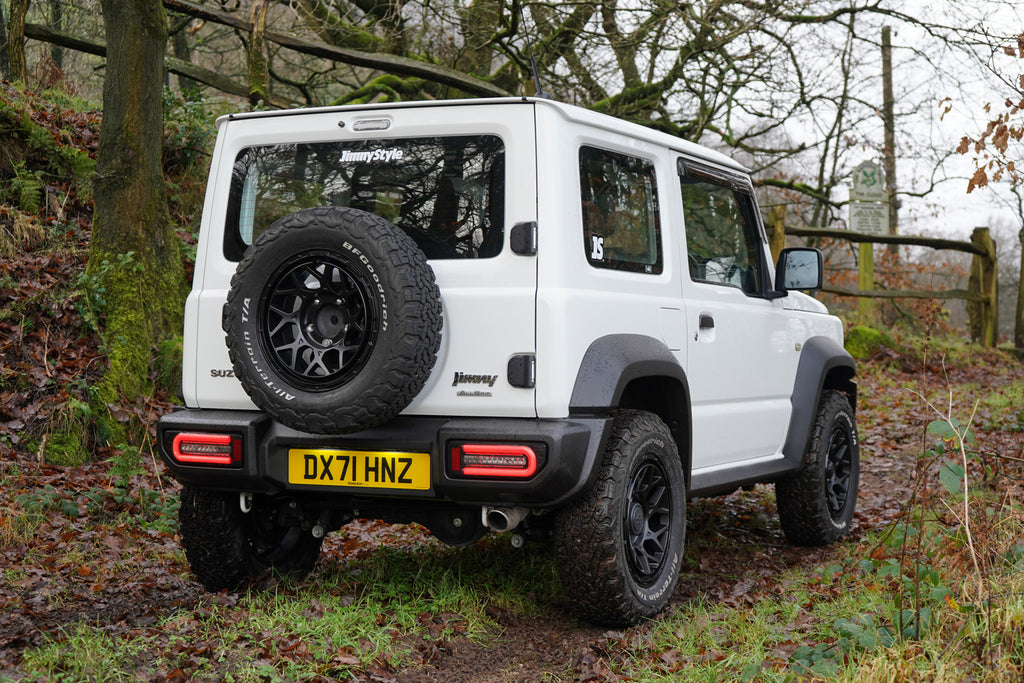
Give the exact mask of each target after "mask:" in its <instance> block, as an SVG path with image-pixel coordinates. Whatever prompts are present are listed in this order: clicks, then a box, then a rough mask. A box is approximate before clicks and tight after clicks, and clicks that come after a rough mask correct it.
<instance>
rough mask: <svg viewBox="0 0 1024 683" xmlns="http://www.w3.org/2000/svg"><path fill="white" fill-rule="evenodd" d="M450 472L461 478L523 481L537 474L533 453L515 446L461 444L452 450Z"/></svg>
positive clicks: (528, 448)
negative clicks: (498, 478)
mask: <svg viewBox="0 0 1024 683" xmlns="http://www.w3.org/2000/svg"><path fill="white" fill-rule="evenodd" d="M452 470H453V471H455V472H458V473H459V474H461V475H463V476H465V477H502V478H512V479H525V478H527V477H532V476H533V475H534V474H536V472H537V454H536V453H535V452H534V450H533V449H532V448H530V447H529V446H521V445H515V444H469V443H467V444H461V445H459V446H454V447H453V448H452Z"/></svg>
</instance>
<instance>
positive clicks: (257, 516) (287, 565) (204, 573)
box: [178, 486, 322, 592]
mask: <svg viewBox="0 0 1024 683" xmlns="http://www.w3.org/2000/svg"><path fill="white" fill-rule="evenodd" d="M178 521H179V523H180V525H181V545H182V547H184V549H185V556H186V557H187V558H188V563H189V566H190V567H192V573H193V574H195V575H196V578H197V579H199V583H201V584H203V587H204V588H206V590H208V591H211V592H216V591H219V590H224V589H227V590H236V589H237V588H239V587H240V586H241V585H242V584H243V583H245V581H247V580H249V579H251V578H254V577H257V576H260V575H261V574H263V573H265V572H267V571H268V570H269V571H272V572H274V573H276V574H278V575H280V576H282V577H287V578H291V579H301V578H302V577H304V576H306V575H307V574H308V573H309V572H310V571H311V570H312V569H313V565H314V564H315V563H316V559H317V557H319V555H320V545H321V543H322V539H319V538H315V537H314V536H313V534H312V532H310V531H307V530H304V529H302V527H300V526H298V525H295V526H289V525H286V524H282V523H280V521H279V519H278V510H277V507H276V506H275V505H273V504H272V503H271V502H270V501H268V500H266V499H262V498H259V497H257V498H255V499H254V500H253V506H252V509H251V510H250V511H249V512H242V509H241V507H240V506H239V500H238V494H237V493H221V492H215V491H203V490H199V489H194V488H192V487H190V486H185V487H183V488H182V489H181V507H180V508H179V509H178Z"/></svg>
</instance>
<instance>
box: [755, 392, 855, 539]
mask: <svg viewBox="0 0 1024 683" xmlns="http://www.w3.org/2000/svg"><path fill="white" fill-rule="evenodd" d="M859 478H860V449H859V446H858V443H857V427H856V425H855V423H854V420H853V409H852V408H851V407H850V401H849V399H847V398H846V395H845V394H843V393H842V392H839V391H834V390H830V391H826V392H825V394H824V396H823V397H822V399H821V404H820V405H819V406H818V414H817V416H816V417H815V421H814V431H813V432H812V436H811V443H810V445H809V446H808V447H807V454H806V456H805V458H804V464H803V466H802V468H801V469H800V471H799V472H798V473H797V474H796V476H794V477H793V478H791V479H784V480H780V481H778V482H776V483H775V500H776V504H777V505H778V508H779V521H780V522H781V524H782V530H783V532H785V534H786V538H787V539H789V541H790V542H791V543H794V544H796V545H803V546H816V545H827V544H829V543H832V542H833V541H835V540H837V539H838V538H839V537H840V536H842V535H843V534H845V533H846V532H847V531H849V530H850V525H851V524H852V523H853V513H854V510H855V509H856V507H857V488H858V482H859Z"/></svg>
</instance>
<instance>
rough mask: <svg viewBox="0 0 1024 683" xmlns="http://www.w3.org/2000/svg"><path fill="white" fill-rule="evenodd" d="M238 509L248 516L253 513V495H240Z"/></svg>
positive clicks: (244, 493)
mask: <svg viewBox="0 0 1024 683" xmlns="http://www.w3.org/2000/svg"><path fill="white" fill-rule="evenodd" d="M238 507H239V509H240V510H241V511H242V512H244V513H246V514H248V513H250V512H252V494H251V493H246V492H242V493H239V494H238Z"/></svg>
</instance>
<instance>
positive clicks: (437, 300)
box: [159, 98, 859, 625]
mask: <svg viewBox="0 0 1024 683" xmlns="http://www.w3.org/2000/svg"><path fill="white" fill-rule="evenodd" d="M218 127H219V136H218V138H217V144H216V149H215V151H214V155H213V161H212V167H211V170H210V181H209V187H208V190H207V195H206V203H205V207H204V211H203V219H202V228H201V234H200V238H199V248H198V254H197V258H196V271H195V281H194V284H193V289H192V293H191V295H190V296H189V298H188V303H187V307H186V317H185V336H184V349H185V351H184V377H183V395H184V402H185V407H184V408H182V409H180V410H177V411H175V412H173V413H171V414H169V415H166V416H164V417H163V418H162V419H161V420H160V423H159V441H160V449H161V455H162V457H163V459H164V460H165V461H166V462H167V464H168V466H169V467H170V468H171V470H173V472H174V475H175V476H176V477H177V478H178V479H179V480H180V481H181V482H182V483H183V485H184V488H183V490H182V494H181V512H180V519H181V538H182V544H183V545H184V548H185V552H186V555H187V556H188V560H189V563H190V565H191V567H192V570H193V571H194V572H195V575H196V576H197V577H198V579H199V580H200V581H201V582H202V584H203V585H204V586H205V587H206V588H207V589H210V590H219V589H223V588H227V589H235V588H237V587H238V586H240V585H241V584H242V583H243V582H245V581H246V580H247V579H249V578H251V577H254V576H256V575H258V574H260V573H262V572H265V571H267V570H275V571H277V572H280V573H282V574H286V575H291V576H302V575H304V574H305V573H307V572H309V571H310V570H311V569H312V567H313V564H314V562H315V561H316V559H317V556H318V554H319V552H320V546H321V542H322V539H323V537H324V534H325V533H327V532H329V531H332V530H337V529H339V528H341V527H342V526H343V525H345V524H346V523H348V522H349V521H351V520H352V519H354V518H356V517H359V518H370V519H384V520H388V521H391V522H417V523H419V524H422V525H423V526H425V527H426V528H427V529H429V530H430V531H431V532H432V533H433V534H434V535H435V536H436V537H437V538H439V539H440V540H441V541H444V542H445V543H448V544H452V545H463V544H469V543H473V542H475V541H476V540H477V539H479V538H480V537H481V536H482V535H483V534H484V533H485V532H486V531H487V530H488V529H490V530H494V531H510V532H513V534H514V535H513V536H512V538H513V541H514V542H519V541H521V540H522V538H523V537H524V536H527V535H534V536H545V537H548V538H551V539H552V540H553V542H554V543H555V544H556V547H557V554H558V557H559V564H560V571H561V576H562V583H563V585H564V589H565V591H566V594H567V597H568V604H569V605H571V606H572V609H574V610H575V611H576V612H577V613H578V615H579V616H581V617H583V618H586V619H588V620H591V621H594V622H597V623H602V624H608V625H625V624H630V623H635V622H637V621H638V620H641V619H644V618H648V617H651V616H653V615H655V614H656V613H657V612H658V611H659V610H661V609H662V608H663V607H664V606H665V605H666V603H667V602H668V600H669V598H670V597H671V595H672V591H673V588H674V587H675V584H676V581H677V579H678V577H679V571H680V563H681V561H682V557H683V539H684V535H685V529H686V503H687V499H688V498H692V497H695V496H708V495H717V494H721V493H726V492H729V491H732V490H734V489H736V488H738V487H744V486H751V485H753V484H756V483H759V482H773V483H774V485H775V492H776V498H777V500H778V509H779V515H780V518H781V521H782V528H783V529H784V531H785V533H786V536H787V538H788V539H789V540H790V541H792V542H793V543H797V544H811V545H813V544H824V543H829V542H831V541H834V540H835V539H836V538H838V537H839V536H840V535H842V534H843V533H845V532H846V531H847V530H848V529H849V528H850V525H851V522H852V519H853V512H854V506H855V504H856V499H857V482H858V462H859V460H858V457H859V456H858V441H857V430H856V427H855V424H854V409H855V405H856V396H857V387H856V384H855V382H854V374H855V370H854V363H853V360H852V359H851V357H850V356H849V355H848V354H847V353H846V352H845V351H844V349H843V344H842V326H841V324H840V321H839V320H838V319H836V318H835V317H833V316H831V315H829V314H828V313H827V311H826V310H825V307H824V306H822V305H821V304H820V303H818V302H817V301H815V300H814V299H812V298H810V297H808V296H807V295H805V294H803V293H800V292H798V291H796V290H813V289H816V288H819V287H821V283H822V260H821V254H820V252H818V251H816V250H813V249H787V250H785V251H783V252H782V255H781V257H780V258H779V261H778V264H777V265H774V266H773V265H772V264H771V263H770V254H769V250H768V247H767V241H766V238H765V232H764V227H763V225H762V222H761V218H760V214H759V211H758V207H757V203H756V200H755V198H754V192H753V188H752V186H751V181H750V178H749V176H748V174H747V172H746V171H745V170H744V168H743V167H742V166H740V165H739V164H737V163H736V162H734V161H731V160H730V159H729V158H727V157H725V156H723V155H722V154H719V153H716V152H714V151H711V150H708V149H705V148H703V147H700V146H698V145H695V144H692V143H689V142H685V141H683V140H680V139H677V138H675V137H671V136H669V135H665V134H662V133H659V132H656V131H653V130H649V129H646V128H643V127H641V126H638V125H633V124H630V123H625V122H622V121H619V120H616V119H613V118H610V117H607V116H603V115H600V114H596V113H593V112H590V111H586V110H583V109H579V108H576V107H572V106H568V105H565V104H560V103H557V102H552V101H549V100H542V99H528V98H509V99H497V100H472V101H447V102H443V101H441V102H420V103H402V104H387V105H377V104H373V105H364V106H350V107H336V108H323V109H313V110H304V111H278V112H257V113H249V114H239V115H233V116H227V117H224V118H221V119H220V120H219V121H218Z"/></svg>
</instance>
